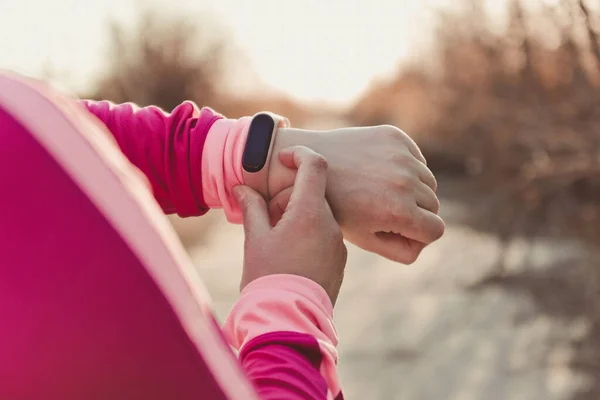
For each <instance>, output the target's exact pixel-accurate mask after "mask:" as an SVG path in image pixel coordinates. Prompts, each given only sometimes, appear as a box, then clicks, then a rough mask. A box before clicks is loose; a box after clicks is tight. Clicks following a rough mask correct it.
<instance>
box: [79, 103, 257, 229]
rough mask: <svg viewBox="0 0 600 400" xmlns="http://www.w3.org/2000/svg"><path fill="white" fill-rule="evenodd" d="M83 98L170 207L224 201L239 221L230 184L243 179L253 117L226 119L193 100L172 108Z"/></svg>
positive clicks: (204, 207)
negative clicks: (165, 109) (242, 162)
mask: <svg viewBox="0 0 600 400" xmlns="http://www.w3.org/2000/svg"><path fill="white" fill-rule="evenodd" d="M81 103H82V104H83V105H84V106H85V107H86V108H87V109H88V111H90V112H91V113H92V114H94V115H95V116H96V117H97V118H99V119H100V120H101V121H102V122H103V123H104V125H106V127H107V128H108V130H109V131H110V132H111V133H112V135H113V136H114V138H115V140H116V141H117V143H118V144H119V147H120V148H121V151H123V153H124V154H125V155H126V156H127V158H128V159H129V161H131V163H132V164H134V165H135V166H136V167H138V168H139V169H140V170H141V171H142V172H143V173H144V174H145V175H146V177H147V178H148V180H149V181H150V184H151V186H152V189H153V192H154V196H155V198H156V200H157V201H158V203H159V204H160V206H161V207H162V209H163V211H164V212H165V213H167V214H170V213H177V214H179V215H180V216H183V217H187V216H197V215H202V214H204V213H206V212H207V211H208V209H209V208H221V207H222V208H224V209H225V213H226V215H227V218H228V219H229V220H230V221H232V222H240V220H241V213H240V210H239V208H238V207H237V204H236V202H235V201H233V198H232V196H231V188H232V187H233V186H235V185H237V184H240V183H243V182H242V166H241V155H242V153H243V148H244V146H245V143H246V136H247V129H248V126H249V120H250V118H243V119H241V120H227V119H224V118H223V117H222V116H221V115H219V114H217V113H216V112H214V111H213V110H211V109H210V108H203V109H201V110H199V109H198V107H197V106H196V105H195V104H194V103H192V102H183V103H182V104H180V105H179V106H177V107H176V108H175V109H174V110H173V112H171V113H166V112H165V111H163V110H162V109H160V108H159V107H154V106H150V107H143V108H140V107H138V106H136V105H134V104H132V103H125V104H119V105H117V104H114V103H111V102H109V101H100V102H94V101H90V100H85V101H82V102H81Z"/></svg>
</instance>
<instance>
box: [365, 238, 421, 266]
mask: <svg viewBox="0 0 600 400" xmlns="http://www.w3.org/2000/svg"><path fill="white" fill-rule="evenodd" d="M361 247H362V248H364V249H366V250H369V251H372V252H375V253H377V254H379V255H381V256H383V257H385V258H387V259H389V260H392V261H395V262H399V263H402V264H406V265H409V264H412V263H413V262H415V261H416V259H417V258H418V257H419V254H421V251H422V250H423V249H424V248H425V244H424V243H420V242H417V241H416V240H412V239H409V238H407V237H404V236H402V235H399V234H397V233H393V232H377V233H375V234H373V235H372V236H370V237H369V238H368V239H367V242H365V243H361Z"/></svg>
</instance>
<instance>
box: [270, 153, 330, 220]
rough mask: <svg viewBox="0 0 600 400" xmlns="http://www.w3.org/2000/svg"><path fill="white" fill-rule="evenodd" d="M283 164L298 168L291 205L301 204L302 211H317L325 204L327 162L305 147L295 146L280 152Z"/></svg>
mask: <svg viewBox="0 0 600 400" xmlns="http://www.w3.org/2000/svg"><path fill="white" fill-rule="evenodd" d="M279 159H280V160H281V163H282V164H283V165H285V166H287V167H289V168H294V167H295V168H297V169H298V173H297V175H296V180H295V182H294V187H293V191H292V194H291V196H290V202H289V204H292V203H295V204H301V205H302V209H304V210H306V209H308V210H316V209H319V208H321V207H322V206H323V204H324V203H325V201H324V200H325V188H326V185H327V160H325V157H323V156H322V155H320V154H318V153H316V152H314V151H313V150H311V149H309V148H307V147H304V146H295V147H291V148H288V149H284V150H282V151H280V152H279Z"/></svg>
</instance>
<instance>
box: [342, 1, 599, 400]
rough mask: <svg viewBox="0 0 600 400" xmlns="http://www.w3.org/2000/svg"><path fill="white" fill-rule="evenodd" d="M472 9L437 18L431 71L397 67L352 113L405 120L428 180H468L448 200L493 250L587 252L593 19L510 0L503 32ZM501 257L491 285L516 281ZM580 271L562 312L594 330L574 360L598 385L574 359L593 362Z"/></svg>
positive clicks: (368, 119) (592, 167)
mask: <svg viewBox="0 0 600 400" xmlns="http://www.w3.org/2000/svg"><path fill="white" fill-rule="evenodd" d="M481 3H483V2H480V1H476V0H465V1H464V2H463V3H462V4H463V5H464V7H462V8H461V11H460V12H457V13H449V12H447V13H441V14H440V20H439V22H440V23H439V29H438V31H437V54H438V55H439V58H438V60H437V65H436V69H435V70H434V71H433V72H427V71H425V70H424V69H414V68H413V69H411V70H410V71H401V72H400V73H399V74H398V75H397V76H396V77H395V78H394V79H393V80H392V81H391V82H384V83H380V84H378V85H375V86H374V87H373V88H371V90H370V92H368V93H367V96H365V98H363V99H362V100H361V101H360V102H359V103H358V104H357V105H356V106H355V108H354V109H353V110H352V112H351V115H353V116H355V117H356V118H355V121H356V122H357V123H365V124H370V123H394V124H398V125H400V126H402V127H405V126H407V124H406V123H405V122H408V126H409V130H411V131H412V130H414V131H415V132H417V134H416V136H415V138H416V140H417V141H418V142H419V144H420V146H421V147H422V149H423V150H424V152H425V154H426V156H427V158H428V161H429V165H430V167H431V168H432V169H433V170H434V172H436V173H437V174H438V175H439V176H442V177H443V176H444V175H449V174H453V175H454V176H455V177H458V178H467V179H462V180H461V181H462V182H463V183H464V182H467V186H466V187H468V188H469V190H462V189H461V190H460V191H459V192H460V193H458V194H457V195H458V196H461V193H462V195H463V196H464V199H467V200H468V201H469V205H470V206H471V205H472V207H470V210H471V213H472V214H473V217H472V218H473V220H472V221H469V222H470V223H471V224H473V226H475V227H477V228H479V229H484V230H487V231H489V232H493V233H496V234H497V235H498V237H499V239H500V241H501V243H503V244H504V249H506V248H507V246H508V244H509V243H510V241H511V239H512V238H514V237H517V236H540V235H550V236H560V237H562V238H565V237H566V238H569V237H570V238H577V239H580V240H584V241H587V243H589V244H590V245H591V246H592V247H595V246H597V243H598V241H599V240H600V152H599V151H600V107H598V105H599V104H600V102H599V101H600V42H599V41H598V40H599V39H598V33H597V32H598V29H599V24H600V18H599V16H598V15H594V13H593V11H592V9H591V8H590V7H589V6H588V4H587V3H586V1H585V0H563V1H562V2H559V3H558V4H557V5H556V6H553V7H549V6H543V2H542V1H540V2H539V5H540V7H538V8H536V9H535V10H536V11H535V12H534V11H532V9H524V7H523V5H522V3H521V1H520V0H511V1H508V2H507V5H508V7H510V9H509V10H508V14H507V15H508V23H507V25H506V29H505V30H500V31H498V30H493V29H492V27H493V25H492V24H490V18H489V16H488V15H487V14H486V12H485V9H484V8H483V7H482V6H481ZM415 95H417V96H415ZM411 100H414V101H413V103H412V104H411ZM406 104H411V106H410V107H409V108H408V109H407V110H405V109H403V108H404V107H405V105H406ZM442 179H443V178H442ZM461 185H462V183H461ZM462 187H464V186H461V188H462ZM476 203H483V207H476V206H475V204H476ZM505 255H506V252H505V251H501V252H500V255H499V258H498V260H497V263H496V264H497V265H496V267H497V268H496V272H498V273H499V275H497V276H496V277H495V279H496V278H498V276H503V278H501V279H500V281H502V282H507V281H510V280H511V279H513V280H514V279H516V278H517V277H515V276H505V275H504V274H505V273H506V271H505V270H504V261H505V260H504V256H505ZM586 264H587V265H586V266H585V271H586V272H585V278H583V279H580V280H579V281H578V285H579V286H578V287H577V289H576V290H578V291H579V293H585V299H586V301H582V302H580V303H579V304H580V305H581V307H580V309H578V312H577V313H571V314H570V315H571V316H572V317H573V318H575V316H577V315H586V316H587V317H589V318H590V321H592V325H593V326H594V328H592V330H591V331H590V334H589V335H588V336H587V337H586V338H585V340H583V341H582V344H578V346H577V349H578V351H577V353H576V356H575V361H574V363H575V364H577V362H582V364H581V365H575V367H576V368H580V369H586V371H588V373H589V374H590V375H591V376H594V377H595V379H596V381H597V377H598V374H599V373H600V365H598V363H597V362H593V363H589V362H587V361H585V362H583V361H581V360H589V359H593V358H594V357H596V358H595V360H597V359H598V357H600V337H599V336H598V332H600V265H599V263H598V261H597V257H592V259H591V260H590V261H589V262H588V263H586ZM567 271H568V272H572V270H571V271H569V270H567ZM543 273H544V274H550V273H551V271H546V272H543ZM492 281H494V280H493V279H492ZM545 281H548V280H541V279H537V280H536V282H537V284H538V285H539V284H540V282H542V283H543V282H545ZM564 284H565V282H564V281H563V280H562V279H557V280H556V284H555V285H554V286H552V287H547V288H546V289H548V290H549V291H550V292H551V293H552V294H553V296H552V297H553V298H556V297H557V296H558V298H560V299H561V301H562V303H561V302H560V301H559V302H558V303H561V304H564V305H565V307H566V305H567V304H568V302H569V301H571V300H572V299H570V298H569V296H572V293H571V294H570V293H568V292H567V291H565V286H564ZM555 303H556V302H555ZM559 307H560V305H559ZM593 321H596V322H593ZM578 360H579V361H578ZM591 390H593V393H594V394H593V395H592V394H590V393H592V392H588V393H586V394H584V393H582V394H581V397H578V398H585V399H587V398H598V395H600V382H598V384H596V386H594V388H593V389H591Z"/></svg>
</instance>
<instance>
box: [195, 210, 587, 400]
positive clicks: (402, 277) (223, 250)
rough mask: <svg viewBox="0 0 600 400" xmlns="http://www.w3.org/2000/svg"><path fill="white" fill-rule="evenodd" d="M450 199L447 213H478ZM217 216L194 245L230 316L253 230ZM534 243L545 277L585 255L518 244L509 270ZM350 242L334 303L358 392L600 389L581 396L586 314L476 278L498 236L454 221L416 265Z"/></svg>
mask: <svg viewBox="0 0 600 400" xmlns="http://www.w3.org/2000/svg"><path fill="white" fill-rule="evenodd" d="M443 204H444V209H443V215H444V217H446V219H447V220H448V221H452V220H453V216H454V215H456V214H460V213H461V212H465V210H468V209H466V208H465V207H466V206H461V205H460V204H452V203H449V202H444V203H443ZM211 213H213V215H212V216H207V217H204V218H207V221H209V220H210V221H211V227H210V229H209V230H207V233H206V235H205V240H204V241H203V242H202V243H200V244H199V245H191V246H190V247H189V249H190V254H191V256H192V258H193V260H194V262H195V264H196V265H197V266H198V270H199V273H200V274H201V276H202V278H203V279H204V282H205V284H206V286H207V288H208V290H209V292H210V293H211V295H212V297H213V300H214V307H215V309H216V311H217V314H218V316H219V318H220V319H221V320H223V319H224V317H225V315H226V314H227V312H228V310H229V309H230V307H231V305H232V304H233V302H234V301H235V299H236V296H237V293H238V292H237V287H238V283H239V277H240V269H241V265H242V245H243V231H242V229H241V228H240V227H239V226H234V225H230V224H228V223H227V222H226V221H225V220H224V219H223V218H221V217H220V213H219V212H218V211H212V212H211ZM531 246H534V248H533V250H534V251H533V253H532V255H531V258H530V259H529V260H528V265H527V267H526V269H527V270H528V271H530V272H527V273H529V274H536V273H540V274H541V275H540V276H546V275H548V274H547V272H546V270H550V269H553V270H557V269H558V270H561V268H563V269H564V268H572V265H571V264H572V262H574V261H572V260H575V259H576V257H577V256H578V255H579V254H580V252H581V249H580V247H579V246H578V245H577V244H574V243H570V242H567V241H556V240H555V241H549V240H546V241H542V240H538V241H536V242H531V241H521V242H519V241H517V242H516V243H515V244H514V245H513V246H512V247H511V250H510V252H509V263H508V265H509V272H510V273H520V272H521V271H520V269H522V268H523V267H521V266H520V262H519V260H521V259H522V257H523V256H524V254H526V253H527V251H526V250H528V249H531ZM348 247H349V260H348V266H347V270H346V277H345V282H344V285H343V287H342V292H341V295H340V297H339V300H338V304H337V306H336V309H335V322H336V325H337V329H338V333H339V337H340V344H339V353H340V360H339V368H340V373H341V379H342V383H343V387H344V392H345V395H346V398H347V399H350V400H352V399H361V400H362V399H369V400H380V399H381V400H393V399H403V400H442V399H443V400H446V399H447V400H469V399H474V400H475V399H477V400H479V399H485V400H535V399H545V400H563V399H564V400H567V399H585V400H587V399H592V398H597V397H590V396H588V397H586V396H585V394H584V395H581V393H583V392H582V388H585V387H587V386H590V385H591V384H592V383H593V382H590V379H591V378H590V377H589V376H586V375H583V374H581V373H579V372H578V371H577V370H576V369H574V368H572V364H573V357H574V356H575V355H574V350H573V349H572V346H570V345H569V344H570V343H571V341H573V340H577V339H579V338H581V337H583V336H585V335H586V332H587V330H588V328H589V327H588V326H587V324H586V320H585V319H584V318H578V317H577V315H570V316H569V318H566V319H565V318H558V317H556V316H552V315H550V314H549V313H548V312H544V310H542V309H541V308H540V307H541V306H540V304H538V300H539V299H537V298H536V296H535V295H534V294H535V293H534V294H532V293H533V292H532V291H530V290H521V289H522V288H521V289H520V288H519V287H518V285H513V287H512V289H511V288H507V287H504V286H503V285H496V284H494V281H493V280H490V281H488V282H487V283H486V284H482V285H475V286H474V283H476V282H479V281H481V279H482V278H483V277H485V276H486V274H487V273H488V272H489V270H490V268H491V263H492V261H493V259H494V254H496V253H497V251H498V242H497V240H496V239H495V238H494V237H492V236H489V235H486V234H482V233H480V232H477V231H474V230H472V229H470V228H468V227H466V226H463V225H460V224H458V223H453V222H450V223H449V224H448V228H447V231H446V234H445V235H444V237H443V238H442V239H441V240H440V241H439V242H437V243H435V244H434V245H432V246H430V247H429V248H427V249H426V250H425V252H424V253H423V254H422V256H421V257H420V259H419V260H418V261H417V262H416V263H415V264H414V265H412V266H402V265H398V264H394V263H392V262H389V261H387V260H385V259H383V258H381V257H379V256H377V255H374V254H371V253H367V252H364V251H362V250H360V249H358V248H356V247H354V246H352V245H349V246H348ZM536 271H537V272H536ZM533 276H535V275H533ZM535 280H536V282H537V281H538V280H537V278H536V279H535ZM560 295H561V293H559V292H557V293H556V296H560ZM553 297H555V296H553V294H550V299H549V300H552V298H553Z"/></svg>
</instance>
